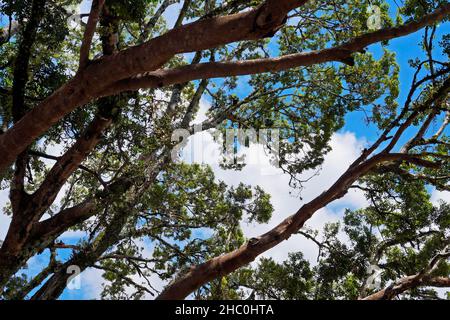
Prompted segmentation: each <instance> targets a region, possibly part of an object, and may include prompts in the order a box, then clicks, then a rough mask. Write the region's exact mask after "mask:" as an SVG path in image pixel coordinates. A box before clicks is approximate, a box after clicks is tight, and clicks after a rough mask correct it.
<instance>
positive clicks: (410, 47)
mask: <svg viewBox="0 0 450 320" xmlns="http://www.w3.org/2000/svg"><path fill="white" fill-rule="evenodd" d="M389 3H391V4H392V3H393V2H391V1H389ZM176 9H177V8H176V7H173V8H172V9H171V10H170V11H169V14H168V15H167V16H166V18H167V19H168V20H169V21H172V20H173V19H174V17H175V15H176ZM391 9H392V13H393V14H395V12H396V6H395V5H392V6H391ZM88 10H89V4H88V3H87V2H86V1H85V2H83V5H82V8H81V10H80V11H81V12H82V13H84V12H88ZM3 20H4V19H3ZM3 22H4V21H3ZM449 32H450V28H449V23H447V24H443V25H440V26H439V28H438V32H437V38H440V36H441V35H442V34H444V33H449ZM422 37H423V31H419V32H416V33H414V34H412V35H409V36H407V37H403V38H399V39H395V40H392V41H391V42H390V44H389V49H390V50H391V51H394V52H395V53H396V55H397V61H398V63H399V65H400V83H401V87H400V97H399V99H398V101H399V104H400V105H401V104H402V103H403V102H404V100H405V98H406V94H407V92H408V90H409V86H410V84H411V79H412V74H413V72H414V70H413V69H412V68H410V67H409V64H408V60H409V59H413V58H416V57H423V53H422V51H421V50H420V46H419V43H420V42H421V41H422ZM369 51H370V52H372V53H373V54H374V55H375V56H376V57H377V56H378V57H379V56H380V54H381V46H380V45H378V44H377V45H373V46H371V47H370V48H369ZM244 80H245V78H242V79H241V80H240V83H245V81H244ZM247 90H248V88H247V87H246V86H241V87H239V93H240V94H242V95H244V94H245V93H246V91H247ZM201 106H202V112H203V113H204V112H205V111H206V110H207V109H208V107H209V103H208V101H207V100H203V101H202V105H201ZM376 137H377V131H376V130H375V129H374V128H373V127H370V126H369V127H367V126H366V125H365V121H364V117H363V114H362V113H360V112H354V113H351V114H349V115H347V117H346V124H345V126H344V128H343V129H341V130H340V132H339V133H338V134H336V135H335V136H334V137H333V141H332V145H333V148H334V150H333V151H332V152H331V153H330V155H328V156H327V160H326V162H325V165H324V170H323V172H322V173H321V176H320V177H318V178H317V179H314V180H313V181H312V182H311V184H309V185H308V186H307V187H309V188H308V189H307V190H306V191H305V194H302V196H303V200H300V199H299V198H298V197H295V196H292V195H289V191H292V190H291V189H290V188H289V186H288V183H287V182H288V178H287V177H286V176H285V175H282V174H280V173H276V174H275V175H273V176H267V175H264V174H261V170H260V168H257V167H255V166H250V167H249V168H246V169H244V170H243V171H242V172H238V173H236V172H230V171H224V170H221V169H220V168H219V167H218V166H217V165H214V164H213V165H212V167H213V169H214V172H215V173H216V176H217V179H221V180H223V181H225V182H227V183H228V184H230V185H235V184H237V183H239V182H240V181H243V182H245V183H247V184H252V185H261V186H262V187H263V188H264V189H265V190H266V191H267V192H269V193H270V194H272V199H273V201H272V202H273V203H274V207H275V212H274V217H273V219H272V220H271V222H270V223H269V224H268V225H263V226H260V225H246V224H244V225H243V226H242V227H243V230H244V234H245V235H246V236H248V237H251V236H256V235H259V234H261V233H263V232H265V231H267V230H268V229H270V228H271V227H272V226H273V225H275V224H277V223H278V222H280V221H281V220H282V219H283V218H284V217H286V216H287V215H290V214H291V213H293V212H294V211H295V210H296V209H297V208H298V207H299V206H300V205H301V204H302V202H303V201H307V200H308V199H311V198H313V197H314V196H316V195H317V193H319V192H321V191H322V190H323V188H324V187H326V186H327V185H329V184H330V183H331V182H332V181H333V180H334V179H335V178H336V177H337V176H338V175H339V173H340V172H342V171H343V170H344V169H345V168H346V165H347V163H349V162H351V161H352V159H354V158H355V157H356V156H357V155H358V154H359V151H360V150H361V149H362V148H363V147H364V146H365V144H366V143H367V141H372V140H374V139H375V138H376ZM201 139H203V140H205V141H208V142H209V143H212V142H211V139H210V138H209V137H208V136H207V135H202V137H201ZM190 147H191V146H188V148H190ZM434 196H435V199H437V198H438V197H441V198H446V199H448V198H449V196H448V193H446V194H436V195H434ZM2 201H3V202H2ZM5 201H6V194H5V192H3V193H0V205H2V204H3V203H4V202H5ZM365 203H366V202H365V199H364V197H363V196H362V195H361V194H359V193H357V192H354V193H353V192H352V193H349V195H348V196H346V197H345V198H344V199H342V200H339V201H337V202H336V203H335V204H333V205H331V206H329V207H327V208H324V209H323V210H321V211H320V212H319V213H318V214H316V215H315V216H314V217H313V219H312V220H311V221H310V222H309V226H311V227H315V228H321V226H323V224H324V223H326V222H333V221H339V219H340V218H341V216H342V212H343V210H344V209H345V208H347V207H350V208H357V207H360V206H363V205H364V204H365ZM5 219H6V218H3V220H2V218H1V214H0V224H3V226H1V228H0V237H1V236H3V233H4V227H5V224H6V222H5V221H7V220H5ZM2 230H3V231H2ZM2 232H3V233H2ZM78 239H79V238H78V235H76V234H75V235H73V234H72V235H67V236H66V238H65V239H64V240H65V241H66V242H67V243H76V241H77V240H78ZM146 246H147V249H148V252H149V254H151V244H150V243H148V242H147V243H146ZM296 250H302V251H303V252H305V256H306V257H307V258H309V259H310V260H314V258H315V255H316V248H315V247H314V245H313V244H311V243H309V242H308V241H306V240H305V239H302V238H300V237H298V236H294V237H292V238H291V239H290V240H289V241H286V242H285V243H283V244H282V245H280V246H278V247H277V248H276V249H272V250H271V251H269V252H267V253H266V254H265V256H267V257H272V258H274V259H276V260H279V261H281V260H283V259H284V258H286V256H287V253H288V252H290V251H296ZM69 254H70V250H61V251H60V252H59V257H60V259H61V260H65V259H68V258H69ZM47 261H48V253H43V254H41V255H39V256H37V257H34V258H33V259H32V261H30V263H29V268H28V269H27V270H25V273H26V274H28V275H33V274H36V273H37V272H38V271H39V269H40V268H41V267H42V266H43V265H45V264H46V263H47ZM155 281H156V282H158V281H157V280H155ZM100 283H101V278H100V276H99V272H97V271H95V270H88V271H86V272H85V273H83V274H82V284H83V285H82V288H81V289H80V290H66V291H65V292H64V294H63V295H62V296H61V299H92V298H95V297H98V293H99V290H100V287H101V284H100Z"/></svg>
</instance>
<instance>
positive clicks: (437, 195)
mask: <svg viewBox="0 0 450 320" xmlns="http://www.w3.org/2000/svg"><path fill="white" fill-rule="evenodd" d="M439 201H444V202H449V203H450V192H448V191H438V190H436V189H435V190H434V191H433V192H432V193H431V202H432V203H433V204H434V205H437V204H439Z"/></svg>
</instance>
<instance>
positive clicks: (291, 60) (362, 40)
mask: <svg viewBox="0 0 450 320" xmlns="http://www.w3.org/2000/svg"><path fill="white" fill-rule="evenodd" d="M449 12H450V5H447V6H444V7H443V8H441V9H440V10H437V11H436V12H435V13H433V14H430V15H428V16H425V17H423V18H422V19H421V20H419V21H415V22H410V23H408V24H405V25H403V26H399V27H394V28H387V29H383V30H379V31H375V32H372V33H368V34H364V35H362V36H359V37H356V38H355V39H353V40H351V41H349V42H347V43H344V44H342V45H340V46H337V47H334V48H329V49H323V50H317V51H312V52H307V53H297V54H291V55H286V56H282V57H278V58H268V59H254V60H248V61H223V62H209V63H200V64H192V65H187V66H182V67H179V68H174V69H162V70H158V71H154V72H150V73H147V74H144V75H140V76H136V77H133V78H129V79H124V80H121V81H119V82H117V83H115V84H113V85H111V86H110V87H108V88H107V89H106V90H105V91H103V92H102V93H101V95H110V94H113V93H114V92H121V91H126V90H137V89H140V88H161V87H165V86H169V85H173V84H177V83H183V82H187V81H192V80H198V79H210V78H219V77H229V76H241V75H248V74H257V73H264V72H277V71H282V70H287V69H290V68H296V67H299V66H309V65H313V64H318V63H324V62H331V61H341V62H346V61H347V60H348V58H349V57H351V55H352V54H353V53H355V52H359V51H361V50H363V49H364V48H365V47H367V46H368V45H370V44H374V43H377V42H380V41H386V40H390V39H394V38H398V37H402V36H405V35H408V34H410V33H413V32H416V31H417V30H420V29H421V28H423V27H424V26H425V25H427V24H431V23H434V22H436V21H439V20H440V19H442V18H443V17H445V16H446V15H448V14H449Z"/></svg>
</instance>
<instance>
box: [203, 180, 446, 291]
mask: <svg viewBox="0 0 450 320" xmlns="http://www.w3.org/2000/svg"><path fill="white" fill-rule="evenodd" d="M366 183H367V186H366V187H365V190H366V196H367V198H368V200H369V202H370V205H369V206H368V207H367V208H364V209H360V210H355V211H351V210H347V211H346V212H345V216H344V220H343V222H342V223H339V222H338V223H330V224H327V225H326V226H325V227H324V229H323V230H322V231H321V232H320V233H321V236H320V235H319V231H317V230H309V229H307V230H305V231H302V232H301V234H302V236H303V237H305V239H308V240H309V241H314V243H315V244H316V245H317V246H318V249H319V253H318V257H317V263H316V264H315V265H311V264H310V262H308V261H307V260H305V258H304V257H303V254H302V253H301V252H298V253H293V254H290V255H289V258H288V260H286V261H284V262H282V263H278V262H276V261H274V260H273V259H272V258H262V259H261V260H260V261H259V263H258V265H257V266H256V267H255V268H247V269H245V270H241V271H239V272H236V273H235V274H233V275H231V276H229V278H228V279H227V281H226V283H227V286H226V288H222V290H218V289H217V285H218V284H212V285H211V286H208V287H205V288H203V289H202V291H201V292H200V293H199V295H200V296H201V297H205V298H214V299H222V298H232V297H239V298H263V299H357V298H360V297H365V296H367V295H369V294H370V293H372V292H374V291H377V290H381V289H383V288H385V287H388V286H389V285H390V284H392V283H395V282H396V281H398V280H399V279H401V278H402V277H406V276H412V275H416V274H418V273H420V272H421V271H423V270H425V269H426V268H427V266H428V264H429V263H430V261H431V260H432V259H433V258H434V257H435V256H436V255H437V254H439V253H441V252H442V251H444V250H445V248H448V245H449V238H448V235H449V231H450V229H449V228H450V207H449V205H448V204H447V203H445V202H440V203H438V204H435V205H433V204H432V203H431V202H430V196H429V195H428V192H427V191H426V188H425V185H424V183H423V182H422V181H418V180H403V179H402V178H401V177H399V176H395V175H390V174H387V175H382V176H376V177H371V178H370V179H367V181H366ZM308 240H305V241H308ZM375 267H378V268H379V269H380V270H381V272H380V273H379V279H370V276H371V275H372V274H371V272H373V271H375V269H373V268H375ZM431 275H432V276H436V277H438V276H443V277H448V276H449V275H450V264H449V262H448V261H446V260H445V259H444V260H441V261H440V262H439V264H438V266H437V267H436V268H435V269H433V272H432V274H431ZM368 280H372V281H373V283H368ZM374 280H378V281H374ZM222 283H224V282H223V281H222ZM440 297H442V294H440V295H439V294H438V292H437V291H436V290H435V289H433V288H429V287H426V286H425V287H418V288H414V289H413V290H411V291H408V292H406V293H404V294H403V295H401V297H400V298H408V299H411V298H412V299H438V298H440Z"/></svg>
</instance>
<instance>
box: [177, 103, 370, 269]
mask: <svg viewBox="0 0 450 320" xmlns="http://www.w3.org/2000/svg"><path fill="white" fill-rule="evenodd" d="M208 107H209V105H208V103H207V102H206V101H203V103H202V104H201V108H200V112H199V116H198V118H197V119H196V121H195V123H199V122H201V121H203V120H205V119H206V117H205V113H206V111H207V110H208ZM365 144H366V140H365V139H358V138H357V137H356V136H355V134H354V133H351V132H344V133H336V134H335V135H334V136H333V137H332V140H331V146H332V151H331V152H330V153H329V154H328V155H327V156H326V157H325V162H324V165H323V169H322V170H321V171H320V173H319V175H317V176H315V177H313V178H312V179H311V180H309V181H308V182H306V183H305V184H304V189H303V190H302V192H301V198H302V199H300V196H299V195H298V190H294V189H292V188H290V187H289V180H290V176H289V175H288V174H284V173H283V172H282V170H281V169H276V168H275V169H274V168H273V167H271V168H272V169H271V170H270V173H269V171H268V170H267V168H269V167H270V163H269V158H268V157H267V156H263V157H261V156H260V155H261V150H262V147H261V146H256V145H255V146H252V147H250V148H249V152H248V154H249V155H255V154H257V155H258V156H259V158H258V160H259V163H258V164H255V162H251V163H252V164H251V165H247V166H246V167H244V169H243V170H242V171H231V170H223V169H221V168H220V166H219V165H218V163H219V160H220V146H219V145H218V144H217V143H216V142H215V141H214V139H213V136H212V135H211V134H209V133H207V132H201V133H197V134H196V135H195V136H193V137H191V138H190V140H189V143H188V144H187V146H186V148H185V149H184V150H183V157H182V158H183V159H184V160H185V161H187V162H196V163H205V164H209V165H211V166H212V168H213V171H214V173H215V175H216V179H217V180H222V181H224V182H226V183H227V184H228V185H238V184H239V183H241V182H243V183H245V184H248V185H253V186H256V185H259V186H261V187H262V188H263V189H264V190H265V191H266V192H267V193H269V194H270V195H271V202H272V204H273V206H274V213H273V217H272V219H271V221H270V222H269V223H268V224H263V225H260V224H255V223H252V224H248V223H243V224H242V228H243V231H244V234H245V236H246V237H247V238H251V237H256V236H259V235H261V234H263V233H265V232H267V231H268V230H270V229H272V228H273V227H275V226H276V225H277V224H278V223H280V222H281V221H282V220H283V219H285V218H287V217H288V216H290V215H292V214H294V213H295V212H296V211H297V210H298V209H299V208H300V207H301V206H302V205H303V204H304V203H306V202H308V201H310V200H312V199H314V198H315V197H316V196H318V195H320V194H321V193H322V192H323V191H324V190H326V188H328V187H330V186H331V185H332V184H333V183H334V181H335V180H336V179H337V178H338V177H339V176H340V175H341V174H342V173H344V172H345V170H346V169H347V168H348V166H349V165H350V164H351V163H352V162H353V161H354V160H355V159H356V158H357V157H358V156H359V155H360V152H361V150H362V149H363V148H364V146H365ZM312 174H313V172H307V173H305V177H309V176H311V175H312ZM366 205H367V200H366V199H365V197H364V195H363V193H362V192H361V191H360V190H351V191H350V192H349V193H348V194H347V195H346V196H345V197H343V198H342V199H340V200H338V201H335V202H334V203H333V204H332V205H330V206H328V207H327V208H323V209H322V210H319V212H317V213H316V214H315V215H314V216H313V217H312V218H311V219H310V220H309V221H308V222H307V224H306V225H307V226H308V227H310V228H313V229H319V230H320V229H322V228H323V226H324V225H325V224H326V223H328V222H336V221H339V220H340V219H341V218H342V214H343V209H342V208H343V207H344V208H345V207H349V208H360V207H364V206H366ZM339 208H340V209H339ZM296 251H302V252H303V253H304V255H305V257H306V258H308V259H309V260H310V261H312V262H313V261H314V260H315V259H316V256H317V247H316V245H315V244H314V243H312V242H311V241H310V240H307V239H304V238H303V237H302V236H299V235H296V236H292V237H291V238H290V239H288V240H287V241H285V242H283V243H281V244H280V245H278V246H276V247H275V248H273V249H271V250H269V251H267V252H266V253H264V254H263V256H265V257H272V258H274V259H276V260H277V261H282V260H285V259H286V257H287V255H288V253H289V252H296Z"/></svg>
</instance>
